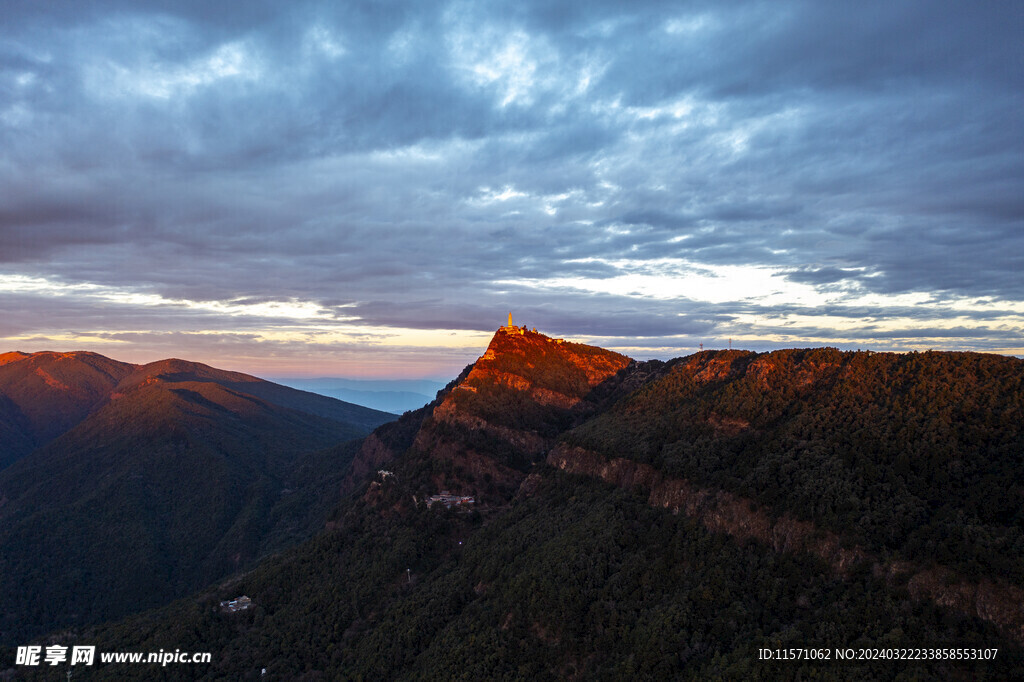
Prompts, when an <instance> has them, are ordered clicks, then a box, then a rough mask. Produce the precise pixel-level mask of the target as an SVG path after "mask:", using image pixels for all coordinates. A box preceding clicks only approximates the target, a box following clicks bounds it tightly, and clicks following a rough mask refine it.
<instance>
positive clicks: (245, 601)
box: [220, 594, 252, 613]
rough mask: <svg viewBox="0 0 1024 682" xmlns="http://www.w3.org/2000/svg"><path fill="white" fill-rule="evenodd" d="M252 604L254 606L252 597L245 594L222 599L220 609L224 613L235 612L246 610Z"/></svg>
mask: <svg viewBox="0 0 1024 682" xmlns="http://www.w3.org/2000/svg"><path fill="white" fill-rule="evenodd" d="M250 606H252V599H249V597H247V596H245V595H244V594H243V595H242V596H241V597H235V598H234V599H231V600H229V601H222V602H221V603H220V610H221V612H222V613H235V612H237V611H245V610H246V609H247V608H249V607H250Z"/></svg>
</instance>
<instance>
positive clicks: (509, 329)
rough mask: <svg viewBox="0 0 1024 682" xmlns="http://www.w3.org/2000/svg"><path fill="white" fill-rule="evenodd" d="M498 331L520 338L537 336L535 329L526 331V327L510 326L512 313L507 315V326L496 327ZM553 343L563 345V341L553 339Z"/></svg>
mask: <svg viewBox="0 0 1024 682" xmlns="http://www.w3.org/2000/svg"><path fill="white" fill-rule="evenodd" d="M498 331H499V332H504V333H506V334H519V335H520V336H522V335H524V334H526V333H532V334H538V333H539V332H538V331H537V328H536V327H534V328H533V329H527V327H526V325H523V326H522V327H517V326H516V325H514V324H512V313H509V314H508V324H507V325H505V326H504V327H498ZM554 342H555V343H565V339H554Z"/></svg>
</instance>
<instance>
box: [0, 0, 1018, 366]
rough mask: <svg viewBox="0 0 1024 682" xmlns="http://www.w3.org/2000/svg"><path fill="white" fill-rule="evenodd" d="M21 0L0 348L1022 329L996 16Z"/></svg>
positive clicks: (15, 16) (6, 167) (1003, 51)
mask: <svg viewBox="0 0 1024 682" xmlns="http://www.w3.org/2000/svg"><path fill="white" fill-rule="evenodd" d="M47 7H48V8H49V9H48V10H47V11H43V8H42V6H40V5H39V4H38V3H30V2H14V3H9V6H8V7H6V8H5V28H6V30H5V37H4V38H2V39H0V102H3V104H0V186H3V187H4V188H5V191H4V192H3V193H0V277H8V278H10V277H30V278H42V279H44V280H46V281H48V282H53V283H55V285H57V284H59V285H61V286H64V287H70V288H66V289H65V293H64V294H62V296H61V297H60V301H59V303H60V306H55V305H51V304H52V302H46V301H43V300H42V299H43V298H45V296H44V295H43V294H38V295H32V296H29V298H23V299H19V301H20V302H21V303H25V304H27V303H28V302H29V301H35V302H36V303H35V304H36V305H38V307H39V310H40V311H41V312H40V313H39V314H38V315H34V316H33V315H24V314H18V313H17V311H14V310H10V312H11V314H12V315H13V317H11V318H10V319H11V322H10V325H11V329H12V330H14V331H11V332H10V334H14V336H10V335H8V338H13V339H19V338H27V337H28V336H30V335H31V334H32V333H33V328H34V329H35V331H36V332H38V334H40V335H42V336H43V337H45V338H53V339H56V338H64V339H73V338H74V334H75V333H77V332H76V330H90V333H94V332H95V333H109V334H110V335H112V336H111V338H114V337H116V338H119V339H122V341H120V343H129V342H128V341H124V339H127V338H136V337H126V336H124V334H126V333H135V332H137V331H140V329H141V327H142V326H143V325H142V322H143V321H144V322H145V326H146V328H147V329H154V330H161V333H168V334H170V333H173V332H174V330H175V329H179V330H185V331H188V330H192V331H195V332H196V333H199V332H200V331H202V332H203V333H206V332H216V333H218V334H226V333H228V332H229V330H230V329H232V328H233V327H234V328H236V329H238V328H244V329H245V330H250V329H251V330H253V333H255V334H264V336H262V337H260V338H268V337H269V336H272V335H273V333H274V330H275V329H277V328H278V326H279V325H286V324H291V322H288V321H287V320H283V319H282V318H281V317H280V316H275V315H272V314H271V315H264V314H263V313H262V312H260V313H259V314H246V313H243V312H242V311H243V310H246V311H248V312H249V313H254V311H259V310H260V309H259V308H257V307H256V306H259V305H264V306H278V307H279V308H280V307H281V306H286V305H292V306H298V308H297V309H305V310H311V311H313V310H315V311H321V310H322V311H325V312H324V316H325V317H327V316H330V318H331V319H330V324H331V325H337V326H338V329H340V328H341V327H343V326H344V325H347V324H355V325H357V326H358V325H362V326H363V327H366V328H371V327H372V328H373V329H375V330H377V331H375V332H374V333H383V332H382V331H381V330H387V329H392V330H403V331H402V332H401V333H403V334H407V333H411V332H409V331H408V330H420V331H419V332H417V333H420V332H424V331H426V330H438V333H441V332H442V331H443V332H444V333H449V332H452V331H456V332H459V333H467V334H470V333H477V332H483V331H485V330H488V329H491V328H492V327H494V326H496V325H497V324H499V323H500V321H501V320H500V318H501V315H502V313H503V312H504V311H505V310H506V309H507V308H509V307H512V308H514V309H516V310H522V311H523V314H524V315H526V316H528V317H529V318H530V320H529V322H530V324H531V325H532V324H536V325H537V326H538V327H541V328H542V329H549V330H551V331H552V332H555V333H558V334H561V335H567V336H572V335H574V334H576V335H587V337H588V338H593V339H625V338H627V337H630V336H633V337H643V338H645V339H648V340H649V341H644V343H645V344H649V345H650V347H652V348H653V347H661V348H682V347H683V345H682V343H683V342H681V341H680V339H681V338H684V337H692V338H690V340H691V341H692V340H693V339H694V338H698V337H701V338H705V337H710V336H712V335H714V334H718V335H719V336H722V335H728V334H733V333H739V332H743V333H744V334H747V335H748V336H751V337H754V336H757V333H758V331H759V330H760V332H763V334H762V336H764V337H766V338H767V337H771V336H772V335H777V334H781V333H782V331H781V327H779V326H778V325H775V324H774V323H772V322H770V320H771V319H773V316H780V317H782V318H786V316H790V317H789V318H786V319H789V320H790V321H793V320H794V319H796V318H795V317H792V316H797V317H800V316H809V315H813V314H814V312H813V310H812V308H814V307H815V306H817V308H815V309H816V310H817V311H818V313H819V314H820V315H821V316H822V317H823V318H824V319H832V317H833V316H836V317H837V319H852V316H854V315H862V316H866V313H865V312H864V311H865V310H866V309H869V308H870V309H872V313H871V315H870V317H872V319H873V320H875V322H874V324H877V325H878V328H879V329H890V328H891V329H892V330H897V329H903V330H904V331H905V334H904V335H903V337H901V338H905V339H910V338H912V337H914V336H915V334H916V335H917V336H920V335H921V334H923V333H924V331H921V332H920V333H916V332H915V331H914V330H932V331H934V330H941V329H946V327H945V326H942V325H938V326H937V325H936V321H937V320H945V319H947V318H948V316H949V311H948V310H946V309H945V308H944V306H954V307H955V308H956V314H957V315H963V316H966V317H967V318H969V319H968V321H967V322H966V323H964V324H963V325H961V326H962V328H963V329H966V330H972V329H973V330H975V332H974V333H976V334H977V345H978V347H991V348H997V347H998V348H1003V349H1004V350H1005V349H1007V348H1009V346H1007V344H1006V343H1004V341H1006V340H1007V339H1008V338H1009V337H1012V335H1013V334H1014V333H1018V334H1019V333H1020V332H1021V331H1024V330H1022V327H1021V325H1020V321H1019V315H1018V312H1015V311H1016V308H1015V306H1017V305H1019V304H1020V303H1021V302H1022V301H1024V280H1022V279H1021V278H1020V276H1019V273H1020V272H1021V271H1022V270H1024V262H1022V260H1024V203H1022V201H1021V199H1020V191H1019V188H1020V187H1021V185H1022V180H1024V117H1022V116H1021V115H1020V113H1019V112H1020V111H1021V110H1024V107H1022V105H1024V101H1022V100H1024V94H1021V93H1024V87H1022V86H1024V68H1022V67H1021V64H1022V63H1024V62H1022V60H1021V56H1022V55H1021V47H1020V41H1019V39H1018V36H1019V35H1020V34H1021V29H1022V28H1024V26H1022V24H1024V12H1022V11H1021V10H1019V9H1017V8H1016V7H1014V6H1010V5H986V6H984V7H972V8H970V9H969V10H968V9H965V8H964V7H963V6H962V5H958V4H955V3H946V2H938V3H936V2H923V1H922V2H911V3H901V4H899V5H891V4H885V3H867V4H861V5H857V6H852V5H851V6H838V5H829V4H821V3H806V2H797V1H793V2H780V3H764V2H754V1H751V2H739V3H730V4H727V5H723V4H722V3H710V2H698V3H692V4H688V5H686V6H680V5H678V4H677V3H660V2H644V3H635V4H634V5H623V4H622V3H618V2H591V3H574V2H516V3H511V2H508V3H487V4H486V5H480V4H479V3H447V4H442V5H432V4H429V3H412V2H389V3H345V4H343V5H339V6H323V5H319V4H309V3H289V4H286V5H283V4H281V3H272V2H254V3H250V4H247V6H246V9H245V11H239V10H238V9H236V8H228V7H226V6H224V7H221V6H218V7H212V6H210V5H209V3H199V2H191V1H188V2H174V3H170V2H157V3H146V4H145V5H144V6H140V5H138V4H137V3H127V2H120V1H117V2H115V1H108V2H99V3H87V4H86V3H66V4H60V3H57V4H54V3H47ZM667 262H668V263H676V264H677V265H676V266H671V267H669V266H666V265H664V264H665V263H667ZM681 264H685V265H681ZM724 272H732V273H746V274H744V275H739V274H737V275H730V276H729V277H727V278H725V279H727V280H728V283H729V286H728V288H726V287H725V286H724V285H725V280H723V279H722V278H721V276H719V277H718V279H715V277H711V276H708V275H707V273H719V275H721V273H724ZM701 273H704V274H701ZM687 277H689V278H690V285H686V278H687ZM78 285H87V286H93V287H101V288H102V289H103V290H104V291H117V292H122V294H123V297H124V298H123V299H121V300H118V299H105V300H102V301H101V300H99V299H97V297H96V296H95V295H92V294H88V293H87V291H86V290H85V289H79V290H75V289H74V287H75V286H78ZM726 291H728V294H726V293H725V292H726ZM772 292H776V293H775V294H772ZM748 294H749V295H748ZM769 294H772V295H771V296H770V297H768V298H766V297H767V296H768V295H769ZM4 295H5V296H6V295H8V294H6V293H5V294H4ZM18 295H19V296H25V295H27V294H25V293H24V292H22V293H20V294H18ZM133 296H135V297H138V296H142V297H146V296H148V297H152V298H150V299H146V300H150V301H153V302H154V303H152V304H151V305H150V306H149V307H147V306H146V305H136V304H129V303H126V302H125V301H130V300H142V299H132V298H131V297H133ZM905 296H910V297H915V296H917V297H918V299H914V300H927V301H932V302H933V303H931V304H929V305H925V306H916V307H915V306H908V305H905V304H904V302H903V299H902V298H900V297H905ZM76 297H77V298H76ZM812 299H814V300H815V301H817V302H816V303H814V304H812V303H810V302H809V301H811V300H812ZM168 301H171V302H173V301H188V302H191V303H190V304H189V305H185V304H168ZM240 301H249V302H253V303H251V304H249V305H244V306H242V308H240V307H239V306H240V305H241V304H240V303H239V302H240ZM857 301H862V302H864V301H870V302H871V304H870V305H867V304H861V305H858V304H857ZM976 301H986V302H994V303H993V305H1002V306H1003V308H1001V309H1000V311H1001V312H994V311H993V309H992V308H991V306H990V305H989V303H984V304H982V303H975V302H976ZM61 306H63V307H61ZM189 306H191V307H189ZM304 306H305V307H304ZM339 306H345V307H344V308H341V307H339ZM8 307H9V308H10V306H8ZM854 310H857V311H858V312H856V313H855V312H854ZM350 316H351V317H355V318H356V320H355V321H354V322H353V321H351V320H349V319H348V318H349V317H350ZM286 317H287V316H286ZM492 318H494V319H492ZM132 320H135V321H136V322H132ZM487 320H491V321H490V322H488V321H487ZM495 320H496V321H495ZM835 324H836V325H838V326H835V327H833V328H832V332H833V334H834V335H840V334H841V333H847V331H848V330H847V328H846V326H844V325H846V323H845V322H835ZM943 324H945V323H943ZM176 325H177V327H176ZM791 326H792V325H791ZM804 327H806V328H807V329H810V327H807V326H806V325H804ZM1007 330H1009V331H1007ZM143 331H144V330H143ZM322 331H323V330H320V332H317V333H321V332H322ZM748 332H749V333H748ZM828 332H829V327H828V326H825V325H822V326H820V328H817V329H816V330H814V335H815V336H814V338H822V339H826V338H827V337H828ZM246 333H248V332H246ZM331 333H332V334H337V333H340V332H338V331H337V329H335V330H334V331H332V332H331ZM352 333H355V332H352ZM396 333H398V332H397V331H396ZM850 333H851V334H852V332H850ZM928 333H931V331H929V332H928ZM118 335H120V336H118ZM190 338H191V337H190ZM195 338H198V337H195ZM338 338H340V337H338ZM467 338H470V337H467ZM471 338H476V337H471ZM851 338H852V337H851ZM943 338H947V339H948V343H949V344H950V345H951V346H952V345H955V343H960V342H961V341H962V340H963V339H964V337H963V336H962V335H960V336H957V335H956V334H953V332H952V331H950V332H949V333H948V334H947V336H946V337H943ZM246 339H249V337H240V338H238V339H235V340H234V341H232V343H237V344H244V343H247V342H248V341H246ZM193 340H194V339H193ZM954 340H956V342H955V343H954ZM929 341H931V339H929ZM764 342H765V343H776V342H775V341H772V340H770V339H768V340H766V341H764ZM68 343H71V341H68ZM275 343H276V342H275ZM280 343H285V342H284V341H281V342H280ZM295 343H299V341H295ZM623 343H624V341H623ZM908 343H909V341H908ZM658 344H661V345H660V346H659V345H658ZM986 344H987V345H986ZM1000 344H1002V345H1000ZM455 345H458V344H455ZM691 345H692V344H691ZM1011 345H1012V344H1011ZM239 347H240V346H239ZM253 347H254V348H257V347H259V348H266V346H260V345H259V344H256V345H254V346H253ZM412 347H419V346H416V345H415V344H411V345H410V348H412ZM1010 350H1011V351H1012V348H1010ZM409 352H410V353H413V351H409ZM423 352H428V351H423ZM461 352H469V351H467V350H464V351H461ZM410 357H412V356H410Z"/></svg>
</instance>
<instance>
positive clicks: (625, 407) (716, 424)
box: [79, 329, 1024, 680]
mask: <svg viewBox="0 0 1024 682" xmlns="http://www.w3.org/2000/svg"><path fill="white" fill-rule="evenodd" d="M1022 381H1024V362H1022V361H1020V360H1017V359H1013V358H1004V357H998V356H989V355H978V354H966V353H963V354H961V353H927V354H907V355H887V354H878V355H874V354H868V353H841V352H839V351H836V350H833V349H815V350H790V351H779V352H775V353H764V354H757V353H747V352H742V351H720V352H707V353H700V354H696V355H693V356H689V357H685V358H679V359H677V360H674V361H671V362H668V363H663V362H657V361H652V362H645V363H638V362H632V361H630V360H629V359H628V358H625V357H623V356H621V355H618V354H615V353H611V352H609V351H605V350H602V349H599V348H593V347H588V346H583V345H579V344H569V343H559V342H558V341H557V340H554V339H550V338H548V337H546V336H544V335H541V334H531V333H519V330H516V329H512V330H508V329H506V330H502V331H499V332H498V334H496V335H495V337H494V339H493V340H492V342H491V344H490V346H489V348H488V349H487V351H486V352H485V354H484V355H483V356H482V357H481V358H480V359H479V360H478V361H477V362H476V363H475V364H474V365H473V366H471V367H469V368H467V369H466V370H465V371H464V372H463V373H462V374H461V375H460V376H459V377H458V378H457V379H456V380H455V381H453V382H452V384H450V385H449V386H448V387H446V389H445V390H444V391H443V392H442V393H441V394H440V395H439V396H438V398H437V399H436V400H435V401H433V402H432V403H431V404H429V405H427V406H425V407H424V408H422V409H420V410H417V411H414V412H411V413H409V414H407V415H404V416H403V418H402V419H400V420H398V421H396V422H392V423H389V424H386V425H383V426H381V427H379V428H378V429H377V430H376V431H375V432H374V433H373V434H372V435H371V436H369V437H368V438H367V439H366V440H365V441H364V442H363V444H362V446H361V447H360V449H359V452H358V455H357V456H356V457H355V459H354V460H353V462H352V465H351V470H350V473H349V476H348V478H347V480H346V482H345V487H346V489H350V490H352V491H353V494H351V495H349V496H348V497H346V498H343V499H342V500H341V502H340V505H339V507H338V509H337V510H336V511H335V513H334V514H333V516H332V521H331V524H330V528H329V530H328V531H327V532H325V533H322V534H320V535H319V536H317V537H316V538H314V539H312V540H310V541H309V542H307V543H304V544H302V545H300V546H298V547H295V548H293V549H292V550H289V551H288V552H286V553H284V554H282V555H280V556H276V557H272V558H270V559H268V560H267V561H265V562H263V563H262V564H261V565H260V566H258V567H257V568H256V569H255V570H253V571H251V572H249V573H246V574H244V575H240V576H236V577H234V578H232V579H230V580H229V581H227V582H225V583H223V584H221V585H216V586H213V587H211V588H209V589H208V590H206V591H204V592H201V593H198V594H197V595H195V596H194V597H193V598H191V599H188V600H182V601H179V602H177V603H175V604H173V605H171V606H169V607H167V608H165V609H161V610H159V611H157V612H155V613H153V614H147V615H141V616H135V617H133V618H131V619H128V620H126V621H124V622H122V623H116V624H108V625H105V626H102V627H98V628H95V629H91V630H87V631H85V632H83V633H81V634H80V636H79V641H81V642H83V643H88V644H97V645H98V646H100V647H105V648H107V649H110V650H118V649H128V648H134V649H137V650H157V649H158V648H161V647H162V648H165V649H171V648H181V649H182V650H207V649H213V650H214V652H215V654H214V663H213V664H212V665H211V667H209V668H207V669H204V672H203V674H208V675H209V676H211V677H230V678H245V677H257V676H258V675H259V671H260V670H261V669H262V668H266V669H267V674H268V675H270V676H273V677H276V678H280V679H293V678H297V677H301V676H306V677H308V678H311V679H312V678H317V677H323V678H325V679H336V678H364V679H371V678H372V679H382V678H386V679H451V678H465V679H527V678H529V679H567V678H568V679H591V678H597V679H624V678H629V679H632V678H640V679H677V678H682V679H763V680H770V679H778V678H780V677H781V678H784V679H793V678H800V679H815V678H825V679H837V678H838V679H857V680H861V679H894V678H900V679H1022V678H1024V659H1022V649H1021V644H1022V643H1024V577H1022V574H1021V558H1020V557H1021V556H1024V552H1022V551H1021V545H1020V537H1021V532H1022V528H1024V517H1022V511H1021V506H1020V505H1019V500H1020V499H1022V493H1024V488H1022V483H1024V460H1022V458H1021V453H1022V452H1024V426H1022V425H1024V419H1022V418H1021V417H1024V414H1022V412H1021V409H1022V405H1024V383H1022ZM378 469H386V470H387V471H388V472H389V473H388V474H379V473H377V470H378ZM442 488H443V489H447V490H449V491H451V492H453V493H457V494H461V495H472V496H473V497H474V498H475V499H476V504H474V505H473V506H472V507H470V508H468V509H462V510H456V509H451V510H446V509H445V508H444V507H443V505H442V504H434V505H433V506H432V507H431V508H429V509H428V508H427V505H426V504H425V502H426V499H427V498H428V497H429V496H430V495H433V494H435V493H437V492H438V491H439V490H440V489H442ZM339 576H344V579H339ZM239 594H246V595H248V596H249V597H251V598H252V600H253V607H252V608H251V609H249V610H248V611H245V612H242V613H239V614H233V615H229V614H222V613H219V612H218V611H217V609H216V608H215V606H216V603H217V602H218V601H219V600H221V599H227V598H231V597H234V596H237V595H239ZM211 643H213V644H211ZM808 646H816V647H826V648H829V649H830V650H832V651H834V649H835V648H837V647H838V648H846V647H851V648H854V649H858V648H864V647H877V648H914V647H923V646H942V647H954V646H955V647H968V648H971V649H975V648H977V649H998V655H997V657H996V660H994V661H983V662H952V661H948V660H924V661H899V662H889V661H876V662H871V663H867V662H863V661H861V662H854V663H839V664H837V663H834V662H828V663H819V662H816V661H799V662H797V661H785V662H763V661H759V659H758V650H759V649H761V648H769V649H786V648H789V647H797V648H804V647H808ZM204 647H205V649H204ZM96 673H97V674H98V676H99V678H100V679H107V678H109V679H125V678H131V677H132V676H133V675H134V676H135V677H136V678H137V679H143V678H144V677H145V674H146V671H144V670H142V669H141V668H134V669H133V668H131V667H126V666H120V667H115V666H111V667H108V668H106V669H99V670H97V671H96ZM105 676H109V677H105Z"/></svg>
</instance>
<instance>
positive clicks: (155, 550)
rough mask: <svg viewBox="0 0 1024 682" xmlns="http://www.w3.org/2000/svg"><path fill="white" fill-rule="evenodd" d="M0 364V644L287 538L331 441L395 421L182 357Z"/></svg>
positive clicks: (306, 516)
mask: <svg viewBox="0 0 1024 682" xmlns="http://www.w3.org/2000/svg"><path fill="white" fill-rule="evenodd" d="M0 362H3V364H2V365H0V444H2V446H0V448H2V449H0V456H2V458H3V460H2V461H3V462H5V463H6V464H8V466H7V467H6V468H4V469H3V470H0V604H2V605H3V606H2V608H0V640H7V641H9V640H10V639H11V638H12V637H24V636H26V635H27V634H32V633H36V632H39V631H42V630H45V629H51V628H54V627H58V626H62V625H68V624H75V623H83V622H91V621H95V620H97V619H101V618H110V617H114V616H118V615H121V614H124V613H128V612H130V611H135V610H138V609H140V608H145V607H148V606H155V605H158V604H162V603H166V602H167V601H169V600H170V599H172V598H174V597H177V596H181V595H183V594H187V593H188V592H189V591H192V590H195V589H198V588H199V587H202V586H203V585H205V584H207V583H209V582H211V581H213V580H216V579H218V578H219V577H221V576H224V575H226V574H228V573H230V572H232V571H235V570H238V569H239V568H243V567H245V566H248V565H250V564H251V562H252V561H253V560H254V559H256V558H257V557H259V556H260V555H262V554H264V553H266V552H268V551H273V550H274V549H279V548H280V547H283V546H285V545H287V544H288V543H289V542H296V541H298V540H299V539H301V538H302V537H305V536H306V535H307V534H308V533H310V532H312V530H314V529H315V528H316V527H317V526H318V525H322V522H323V518H322V517H323V514H324V512H325V509H324V503H323V501H324V500H325V499H330V500H331V504H332V505H333V499H334V497H336V495H337V487H336V486H337V481H335V480H334V479H332V478H331V476H332V475H333V476H335V478H336V479H338V480H340V474H339V473H337V472H338V471H339V470H341V469H343V468H344V466H345V464H346V463H347V461H348V458H350V457H351V454H352V452H353V451H352V449H351V446H349V447H348V448H345V447H340V445H341V444H342V443H345V442H347V441H351V440H353V439H357V438H359V437H361V436H364V435H365V434H366V433H368V432H369V431H370V430H371V429H373V428H374V427H376V426H379V425H380V424H382V423H384V422H387V421H389V420H392V419H394V417H393V415H390V414H387V413H383V412H379V411H376V410H371V409H368V408H365V407H361V406H357V405H351V404H348V403H343V402H341V401H338V400H335V399H333V398H328V397H324V396H320V395H316V394H312V393H307V392H303V391H298V390H295V389H292V388H288V387H285V386H281V385H278V384H273V383H270V382H267V381H263V380H261V379H257V378H256V377H251V376H248V375H245V374H239V373H236V372H226V371H223V370H218V369H214V368H212V367H208V366H206V365H202V364H199V363H193V362H186V361H183V360H163V361H160V362H155V363H150V364H147V365H132V364H128V363H122V362H117V361H115V360H111V359H110V358H106V357H103V356H101V355H97V354H95V353H50V352H41V353H33V354H23V353H7V354H5V355H3V356H0ZM325 464H328V465H329V466H328V467H327V470H326V471H324V470H322V467H323V466H324V465H325ZM311 469H312V470H319V471H318V473H315V474H314V473H313V472H312V471H311ZM332 481H333V482H332ZM300 484H301V485H300ZM300 500H301V501H300ZM318 514H319V518H318Z"/></svg>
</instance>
